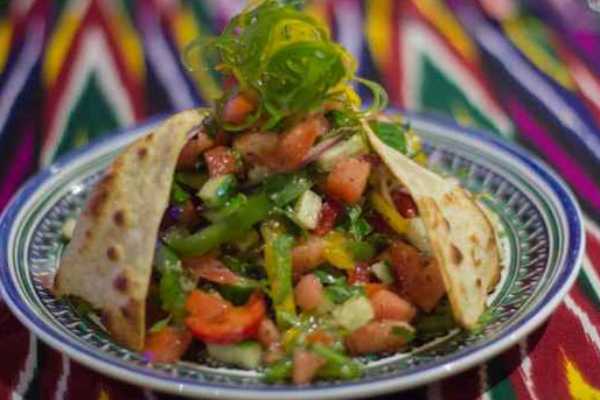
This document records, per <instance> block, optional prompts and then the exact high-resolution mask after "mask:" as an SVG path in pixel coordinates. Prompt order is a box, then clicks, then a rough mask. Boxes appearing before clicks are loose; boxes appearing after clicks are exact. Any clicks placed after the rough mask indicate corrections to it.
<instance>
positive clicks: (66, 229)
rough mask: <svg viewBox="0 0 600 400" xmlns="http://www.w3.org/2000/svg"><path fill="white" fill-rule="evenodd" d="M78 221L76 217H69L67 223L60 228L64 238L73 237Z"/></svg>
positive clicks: (67, 239)
mask: <svg viewBox="0 0 600 400" xmlns="http://www.w3.org/2000/svg"><path fill="white" fill-rule="evenodd" d="M75 225H76V221H75V218H67V220H66V221H65V223H64V224H63V226H62V229H61V230H60V233H61V235H62V238H63V240H65V241H67V242H68V241H70V240H71V239H73V232H74V231H75Z"/></svg>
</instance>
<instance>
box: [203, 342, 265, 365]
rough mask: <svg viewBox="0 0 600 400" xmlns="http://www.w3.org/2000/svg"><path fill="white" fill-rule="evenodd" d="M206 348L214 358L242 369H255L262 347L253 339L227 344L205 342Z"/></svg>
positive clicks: (258, 362) (258, 363) (260, 356)
mask: <svg viewBox="0 0 600 400" xmlns="http://www.w3.org/2000/svg"><path fill="white" fill-rule="evenodd" d="M206 350H207V351H208V354H209V355H210V356H211V357H212V358H214V359H215V360H217V361H221V362H223V363H225V364H229V365H233V366H236V367H240V368H244V369H257V368H258V367H259V366H260V362H261V359H262V348H261V347H260V344H258V343H257V342H254V341H245V342H240V343H236V344H229V345H220V344H211V343H207V344H206Z"/></svg>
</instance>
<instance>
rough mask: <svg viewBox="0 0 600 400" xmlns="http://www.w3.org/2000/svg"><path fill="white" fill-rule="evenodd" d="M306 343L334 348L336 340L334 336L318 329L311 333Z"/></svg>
mask: <svg viewBox="0 0 600 400" xmlns="http://www.w3.org/2000/svg"><path fill="white" fill-rule="evenodd" d="M306 341H307V342H308V343H312V344H315V343H320V344H322V345H325V346H329V347H331V346H333V344H334V342H335V339H334V338H333V336H332V335H330V334H329V333H327V332H325V331H324V330H322V329H317V330H316V331H314V332H311V333H309V334H308V335H307V336H306Z"/></svg>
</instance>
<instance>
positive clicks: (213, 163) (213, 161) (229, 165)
mask: <svg viewBox="0 0 600 400" xmlns="http://www.w3.org/2000/svg"><path fill="white" fill-rule="evenodd" d="M204 160H205V161H206V166H207V167H208V175H209V176H210V177H211V178H212V177H215V176H221V175H226V174H232V173H234V172H235V171H236V170H237V160H236V159H235V156H234V155H233V152H232V151H231V150H230V149H228V148H227V147H225V146H218V147H215V148H213V149H210V150H208V151H207V152H206V153H204Z"/></svg>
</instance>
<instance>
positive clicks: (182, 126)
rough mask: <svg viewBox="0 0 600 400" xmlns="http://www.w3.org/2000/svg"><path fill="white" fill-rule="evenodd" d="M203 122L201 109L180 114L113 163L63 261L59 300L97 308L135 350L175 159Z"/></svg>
mask: <svg viewBox="0 0 600 400" xmlns="http://www.w3.org/2000/svg"><path fill="white" fill-rule="evenodd" d="M203 118H204V116H203V115H202V114H201V113H199V112H198V110H189V111H184V112H182V113H179V114H176V115H175V116H173V117H171V118H169V119H168V120H166V121H165V122H164V123H163V124H161V126H160V127H159V128H157V129H156V130H155V131H154V132H153V133H151V134H148V135H146V136H145V137H142V138H140V139H139V140H137V141H135V142H133V143H132V144H131V145H129V146H128V147H127V148H126V149H125V150H123V152H121V153H120V154H119V155H118V156H117V158H115V160H114V161H113V162H112V164H111V165H110V167H109V168H108V170H107V172H106V174H105V175H104V177H103V178H102V179H100V181H98V183H97V184H96V185H95V186H94V188H93V189H92V192H91V193H90V196H89V199H88V201H87V203H86V206H85V207H84V211H83V212H82V214H81V215H80V217H79V219H78V221H77V224H76V226H75V231H74V233H73V239H72V240H71V241H70V243H69V244H68V245H67V248H66V250H65V253H64V254H63V257H62V259H61V262H60V266H59V269H58V273H57V276H56V279H55V283H54V287H53V290H54V292H55V293H56V295H57V296H75V297H78V298H81V299H83V300H85V301H87V302H88V303H90V304H91V305H92V306H93V307H94V308H95V309H97V310H100V311H101V315H102V319H103V321H104V324H105V326H106V327H107V329H108V331H109V332H110V334H111V336H112V337H113V338H114V339H115V340H116V341H117V342H119V343H121V344H123V345H124V346H127V347H129V348H131V349H135V350H140V349H142V348H143V345H144V338H145V332H146V321H145V303H146V297H147V293H148V287H149V284H150V278H151V273H152V260H153V258H154V248H155V245H156V238H157V235H158V229H159V226H160V222H161V219H162V216H163V213H164V210H165V209H166V207H167V205H168V202H169V193H170V190H171V185H172V180H173V172H174V170H175V166H176V163H177V158H178V157H179V153H180V151H181V149H182V148H183V146H184V144H185V142H186V137H187V136H186V135H187V132H188V131H189V129H190V128H191V127H193V126H196V125H198V123H199V122H200V121H201V120H202V119H203ZM148 194H151V195H150V196H149V195H148Z"/></svg>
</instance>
